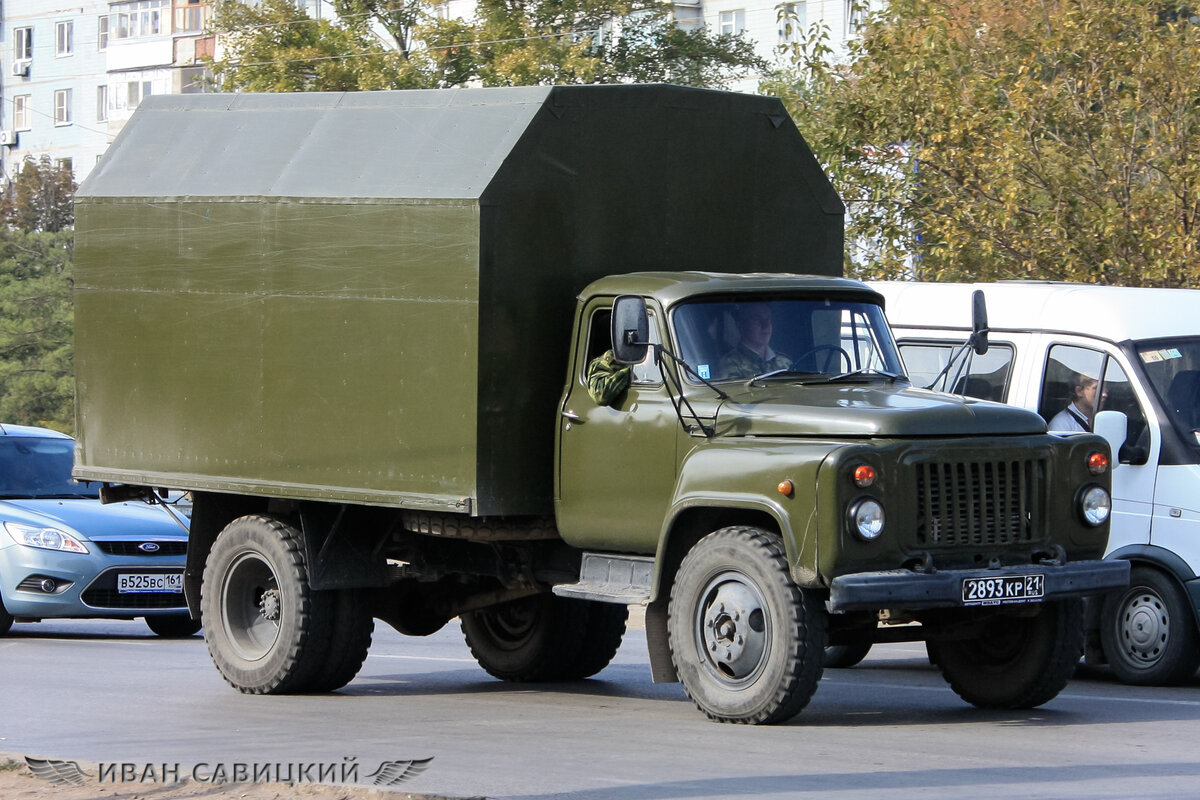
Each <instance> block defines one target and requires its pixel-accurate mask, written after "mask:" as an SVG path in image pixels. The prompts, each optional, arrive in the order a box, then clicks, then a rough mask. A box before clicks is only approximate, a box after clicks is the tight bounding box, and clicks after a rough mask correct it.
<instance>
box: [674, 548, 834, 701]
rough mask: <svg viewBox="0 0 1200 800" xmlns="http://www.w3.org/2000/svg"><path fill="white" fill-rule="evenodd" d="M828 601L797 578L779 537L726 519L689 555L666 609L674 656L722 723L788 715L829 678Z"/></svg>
mask: <svg viewBox="0 0 1200 800" xmlns="http://www.w3.org/2000/svg"><path fill="white" fill-rule="evenodd" d="M826 622H827V621H826V617H825V609H824V606H823V605H822V603H821V602H820V600H819V599H818V598H816V597H814V596H812V595H810V594H809V593H807V592H805V591H803V590H801V589H800V588H799V587H797V586H796V584H795V583H794V582H793V581H792V578H791V575H790V573H789V571H788V563H787V557H786V555H785V554H784V550H783V544H782V542H780V541H779V537H778V536H775V535H772V534H770V533H768V532H767V531H765V530H762V529H759V528H750V527H733V528H722V529H721V530H718V531H716V532H714V533H710V534H709V535H708V536H706V537H704V538H703V539H701V540H700V541H699V542H698V543H697V544H696V545H695V546H694V547H693V548H692V549H691V551H690V552H689V553H688V554H687V556H686V557H685V558H684V559H683V563H682V564H680V566H679V572H678V573H677V574H676V576H675V583H674V585H673V586H672V587H671V603H670V607H669V610H668V617H667V631H668V640H669V642H670V647H671V659H672V661H673V662H674V665H675V670H676V672H677V673H678V675H679V678H680V680H681V681H682V682H683V687H684V689H685V690H686V691H687V693H688V696H689V697H691V698H692V700H693V702H695V703H696V706H697V707H699V709H700V710H701V711H703V712H704V713H705V714H707V715H708V716H709V717H710V718H711V719H714V720H716V721H718V722H737V723H749V724H769V723H775V722H783V721H786V720H788V719H791V718H792V717H793V716H795V715H796V714H798V713H799V712H800V710H801V709H802V708H804V706H806V705H807V704H808V701H809V699H810V698H811V697H812V695H813V692H815V691H816V689H817V683H818V681H820V679H821V670H822V665H823V663H824V656H825V653H824V648H825V634H826Z"/></svg>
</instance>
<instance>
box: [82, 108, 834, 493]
mask: <svg viewBox="0 0 1200 800" xmlns="http://www.w3.org/2000/svg"><path fill="white" fill-rule="evenodd" d="M842 221H843V207H842V204H841V202H840V200H839V199H838V197H837V195H836V193H835V192H834V191H833V189H832V187H831V186H830V185H829V183H828V181H827V179H826V178H825V176H824V175H823V173H822V171H821V169H820V167H819V165H818V164H817V163H816V161H815V159H814V158H813V156H812V154H811V152H810V151H809V149H808V147H807V146H806V145H805V143H804V141H803V139H802V138H801V136H800V134H799V133H798V132H797V131H796V129H795V127H794V126H793V124H792V123H791V121H790V120H789V119H788V118H787V115H786V113H785V112H784V110H783V108H782V106H781V105H780V104H779V103H778V101H775V100H772V99H769V98H763V97H754V96H749V95H734V94H726V93H720V92H709V91H699V90H689V89H680V88H676V87H667V86H619V87H554V88H547V87H532V88H522V89H475V90H445V91H411V92H368V93H355V94H289V95H257V96H256V95H181V96H169V97H167V96H164V97H153V98H148V100H147V102H146V103H144V104H143V105H142V106H141V107H140V108H139V109H138V111H137V112H136V113H135V115H134V116H133V118H132V119H131V120H130V122H129V123H128V124H127V126H126V127H125V129H124V130H123V131H122V132H121V134H120V135H119V136H118V137H117V139H116V141H115V142H114V143H113V145H112V146H111V147H110V150H109V152H108V153H107V154H106V155H105V158H104V160H103V162H102V163H101V164H100V165H98V166H97V168H96V170H95V171H94V172H93V174H92V175H91V176H90V177H89V178H88V180H87V181H85V183H84V184H83V185H82V186H81V187H80V190H79V192H78V195H77V200H76V294H75V302H76V372H77V391H78V420H77V433H78V449H77V456H76V476H77V477H79V478H83V479H89V480H102V481H109V482H118V483H133V484H141V485H154V486H166V487H173V488H181V489H193V490H208V491H217V492H228V493H235V494H252V495H262V496H279V497H289V498H299V499H315V500H329V501H338V502H350V503H363V504H372V505H382V506H396V507H412V508H418V509H427V510H453V511H462V512H466V513H470V514H473V515H522V514H550V513H552V512H553V481H554V463H555V451H554V447H555V444H554V443H555V431H556V424H557V413H556V403H557V402H558V400H559V398H560V397H561V394H562V387H563V384H564V380H565V371H566V368H567V366H568V360H569V352H568V351H569V347H570V343H571V325H572V320H573V315H574V313H575V299H576V296H577V295H578V293H579V292H580V290H581V289H582V288H583V287H584V286H586V285H587V284H588V283H589V282H591V281H592V280H594V279H596V278H599V277H601V276H604V275H609V274H621V273H627V272H634V271H641V270H650V269H653V270H683V269H687V270H707V271H710V272H730V273H744V272H800V273H809V274H822V275H838V274H840V273H841V268H842V246H843V240H842Z"/></svg>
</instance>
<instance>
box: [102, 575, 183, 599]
mask: <svg viewBox="0 0 1200 800" xmlns="http://www.w3.org/2000/svg"><path fill="white" fill-rule="evenodd" d="M182 591H183V573H182V572H171V573H167V574H161V573H160V574H157V575H155V574H151V573H143V572H121V573H118V574H117V592H118V593H120V594H152V593H166V592H176V593H178V592H182Z"/></svg>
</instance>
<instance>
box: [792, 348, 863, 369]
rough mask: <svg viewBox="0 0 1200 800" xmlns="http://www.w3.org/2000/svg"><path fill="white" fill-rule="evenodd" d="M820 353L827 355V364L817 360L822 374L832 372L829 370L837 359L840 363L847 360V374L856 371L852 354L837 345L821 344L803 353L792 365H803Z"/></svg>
mask: <svg viewBox="0 0 1200 800" xmlns="http://www.w3.org/2000/svg"><path fill="white" fill-rule="evenodd" d="M818 353H825V354H826V355H825V363H824V364H823V365H822V364H821V363H820V359H817V360H816V361H817V364H816V366H817V370H818V371H820V372H830V371H831V370H830V369H829V368H830V367H832V366H833V360H834V359H835V358H837V359H838V361H839V362H841V361H842V360H845V362H846V371H847V372H849V371H851V370H853V369H854V362H852V361H851V360H850V354H849V353H847V352H846V351H845V350H843V349H842V348H840V347H838V346H837V345H836V344H819V345H817V346H816V347H814V348H812V349H810V350H806V351H805V352H803V353H801V354H800V357H799V358H797V359H795V360H794V361H792V364H793V366H794V365H796V364H800V363H803V362H804V360H805V359H807V358H808V357H809V356H815V355H817V354H818ZM835 353H836V354H837V355H836V356H835V355H834V354H835Z"/></svg>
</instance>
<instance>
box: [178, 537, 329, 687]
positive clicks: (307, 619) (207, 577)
mask: <svg viewBox="0 0 1200 800" xmlns="http://www.w3.org/2000/svg"><path fill="white" fill-rule="evenodd" d="M334 601H335V595H334V593H333V592H314V591H312V589H310V588H309V585H308V570H307V569H306V566H305V563H304V548H303V545H302V540H301V534H300V532H299V531H298V530H296V529H295V528H294V527H292V526H291V525H289V524H287V523H285V522H282V521H280V520H277V519H273V518H271V517H265V516H257V515H254V516H248V517H242V518H240V519H237V520H234V521H233V522H231V523H230V524H229V525H228V526H226V528H225V530H223V531H222V532H221V534H220V536H218V537H217V540H216V542H215V543H214V544H213V548H212V551H211V552H210V553H209V555H208V561H207V563H206V564H205V567H204V583H203V586H202V590H201V599H200V608H201V619H202V622H203V623H204V639H205V641H206V642H207V644H208V652H209V654H210V655H211V656H212V660H213V663H214V664H216V666H217V669H218V670H220V672H221V675H222V676H224V678H225V680H226V681H227V682H228V683H229V684H230V685H231V686H233V687H234V688H235V689H237V690H238V691H240V692H245V693H248V694H285V693H289V692H306V691H312V690H313V689H314V688H315V687H316V686H319V685H320V683H321V681H320V678H321V677H322V670H323V669H324V666H325V659H326V657H327V655H328V654H329V652H330V648H329V642H330V633H331V628H332V625H331V620H332V617H333V613H334Z"/></svg>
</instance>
